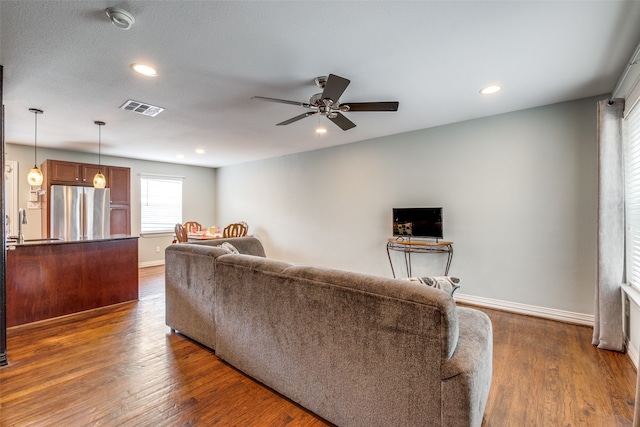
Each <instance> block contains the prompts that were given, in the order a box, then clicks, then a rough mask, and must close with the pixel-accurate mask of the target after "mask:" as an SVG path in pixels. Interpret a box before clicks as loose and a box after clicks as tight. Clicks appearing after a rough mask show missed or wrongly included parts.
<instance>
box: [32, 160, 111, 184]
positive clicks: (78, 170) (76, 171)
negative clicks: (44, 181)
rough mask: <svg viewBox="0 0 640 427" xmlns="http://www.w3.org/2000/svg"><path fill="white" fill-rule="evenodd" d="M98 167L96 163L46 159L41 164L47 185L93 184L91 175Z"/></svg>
mask: <svg viewBox="0 0 640 427" xmlns="http://www.w3.org/2000/svg"><path fill="white" fill-rule="evenodd" d="M45 169H46V171H45ZM99 169H100V166H98V165H91V164H83V163H74V162H65V161H62V160H47V161H45V162H44V163H43V164H42V170H43V174H45V176H47V177H48V178H49V185H56V184H61V185H93V176H94V175H95V174H96V173H97V172H98V170H99ZM103 173H104V172H103Z"/></svg>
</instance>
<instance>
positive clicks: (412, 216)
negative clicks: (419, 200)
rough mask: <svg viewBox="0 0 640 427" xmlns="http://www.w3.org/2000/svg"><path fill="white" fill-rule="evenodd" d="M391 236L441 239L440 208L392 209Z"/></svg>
mask: <svg viewBox="0 0 640 427" xmlns="http://www.w3.org/2000/svg"><path fill="white" fill-rule="evenodd" d="M393 235H394V236H408V237H430V238H433V239H442V208H393Z"/></svg>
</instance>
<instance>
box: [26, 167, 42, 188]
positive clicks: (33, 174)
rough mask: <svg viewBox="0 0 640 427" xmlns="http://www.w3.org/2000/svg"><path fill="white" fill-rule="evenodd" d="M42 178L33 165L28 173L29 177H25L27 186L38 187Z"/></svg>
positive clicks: (38, 170)
mask: <svg viewBox="0 0 640 427" xmlns="http://www.w3.org/2000/svg"><path fill="white" fill-rule="evenodd" d="M43 179H44V177H43V176H42V172H40V169H38V166H36V165H33V168H32V169H31V170H30V171H29V175H27V180H28V181H29V185H32V186H34V187H35V186H38V185H42V181H43Z"/></svg>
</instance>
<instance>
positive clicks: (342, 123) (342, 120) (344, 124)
mask: <svg viewBox="0 0 640 427" xmlns="http://www.w3.org/2000/svg"><path fill="white" fill-rule="evenodd" d="M327 118H328V119H329V120H331V121H332V122H333V123H335V124H336V125H338V127H340V128H341V129H342V130H349V129H351V128H354V127H356V124H355V123H353V122H352V121H351V120H349V119H347V118H346V117H345V116H343V115H342V114H340V113H336V116H335V117H334V118H333V119H332V118H331V117H329V116H327Z"/></svg>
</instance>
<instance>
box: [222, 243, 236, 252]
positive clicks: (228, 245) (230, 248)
mask: <svg viewBox="0 0 640 427" xmlns="http://www.w3.org/2000/svg"><path fill="white" fill-rule="evenodd" d="M220 247H222V248H225V249H226V250H228V251H229V252H231V253H232V254H239V253H240V252H239V251H238V249H236V247H235V246H233V245H232V244H231V243H229V242H224V243H223V244H221V245H220Z"/></svg>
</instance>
